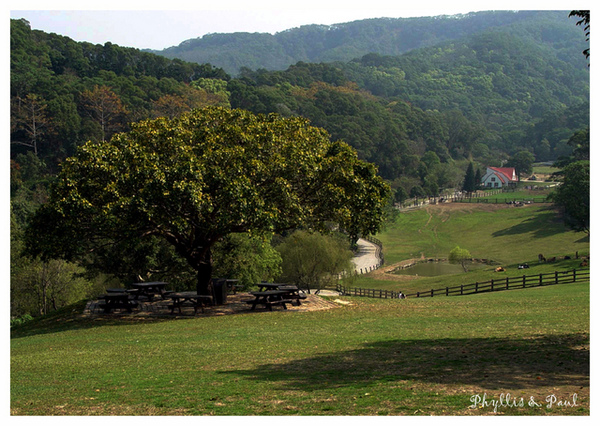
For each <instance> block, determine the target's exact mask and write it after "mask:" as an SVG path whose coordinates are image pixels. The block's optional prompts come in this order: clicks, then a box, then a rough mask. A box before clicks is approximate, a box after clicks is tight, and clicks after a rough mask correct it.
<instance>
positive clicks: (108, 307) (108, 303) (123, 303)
mask: <svg viewBox="0 0 600 426" xmlns="http://www.w3.org/2000/svg"><path fill="white" fill-rule="evenodd" d="M98 299H101V300H103V302H100V304H99V305H98V306H100V307H101V308H104V313H106V314H109V313H111V312H112V310H113V309H126V310H127V312H133V308H135V307H137V305H138V303H137V302H136V301H134V300H131V298H130V295H129V293H127V292H121V293H115V292H111V293H106V294H103V295H101V296H99V297H98Z"/></svg>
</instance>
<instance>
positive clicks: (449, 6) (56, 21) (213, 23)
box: [9, 0, 583, 50]
mask: <svg viewBox="0 0 600 426" xmlns="http://www.w3.org/2000/svg"><path fill="white" fill-rule="evenodd" d="M13 3H14V5H10V9H9V10H10V17H11V18H17V19H18V18H24V19H27V20H28V21H29V23H30V24H31V28H32V29H38V30H42V31H44V32H48V33H57V34H60V35H64V36H67V37H70V38H72V39H73V40H75V41H87V42H90V43H94V44H104V43H106V42H107V41H110V42H111V43H114V44H117V45H119V46H123V47H136V48H139V49H144V48H149V49H156V50H160V49H164V48H167V47H171V46H177V45H179V44H180V43H181V42H183V41H185V40H189V39H193V38H197V37H202V36H203V35H205V34H208V33H233V32H266V33H272V34H274V33H276V32H280V31H283V30H286V29H290V28H296V27H299V26H301V25H309V24H324V25H331V24H339V23H344V22H350V21H355V20H359V19H367V18H381V17H388V18H401V17H412V16H438V15H455V14H460V13H469V12H474V11H480V10H509V9H519V10H523V9H530V10H531V9H540V10H541V9H544V10H549V9H556V10H570V9H571V8H572V6H574V5H571V4H570V3H568V2H564V1H562V2H559V1H554V0H545V1H532V0H521V1H514V0H505V1H501V2H499V1H487V2H486V1H481V0H479V1H473V0H458V1H453V2H450V1H447V0H446V1H440V0H423V1H418V2H409V1H406V0H394V1H389V0H360V1H359V0H346V1H343V2H342V1H329V0H321V1H318V0H296V1H294V2H289V1H288V2H285V0H279V1H275V0H246V1H241V0H233V1H231V0H230V1H227V2H221V3H222V4H220V3H219V2H218V1H217V0H211V1H205V0H197V1H180V0H173V1H166V2H165V1H161V2H156V3H158V5H157V6H154V5H153V4H147V3H144V4H143V8H140V7H139V5H140V3H141V2H139V1H136V2H132V1H130V0H122V1H114V0H104V1H102V2H98V4H101V5H102V9H103V10H81V9H82V7H81V6H82V2H81V1H78V2H74V1H64V0H59V1H53V2H40V1H27V0H22V1H14V2H13ZM286 5H287V6H286ZM411 5H414V6H411ZM49 6H50V7H49ZM581 8H583V7H581ZM48 9H52V10H48Z"/></svg>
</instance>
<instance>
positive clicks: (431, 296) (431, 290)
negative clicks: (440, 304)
mask: <svg viewBox="0 0 600 426" xmlns="http://www.w3.org/2000/svg"><path fill="white" fill-rule="evenodd" d="M431 297H433V289H431Z"/></svg>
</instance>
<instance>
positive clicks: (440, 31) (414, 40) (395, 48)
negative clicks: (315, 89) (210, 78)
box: [153, 11, 585, 75]
mask: <svg viewBox="0 0 600 426" xmlns="http://www.w3.org/2000/svg"><path fill="white" fill-rule="evenodd" d="M568 14H569V12H568V11H519V12H511V11H495V12H477V13H469V14H466V15H453V16H438V17H423V18H400V19H392V18H379V19H367V20H361V21H354V22H349V23H341V24H337V25H330V26H327V25H306V26H302V27H299V28H294V29H289V30H286V31H283V32H280V33H277V34H274V35H271V34H267V33H233V34H209V35H205V36H203V37H201V38H197V39H190V40H186V41H184V42H182V43H181V44H180V45H179V46H175V47H170V48H168V49H165V50H161V51H153V52H154V53H157V54H159V55H162V56H166V57H168V58H179V59H183V60H185V61H189V62H196V63H210V64H212V65H214V66H217V67H221V68H223V69H224V70H225V71H227V72H228V73H229V74H231V75H237V74H238V73H239V71H240V69H241V68H242V67H246V68H249V69H251V70H256V69H259V68H264V69H267V70H283V69H286V68H287V67H288V66H289V65H292V64H295V63H297V62H298V61H303V62H334V61H350V60H352V59H355V58H360V57H362V56H364V55H366V54H368V53H378V54H380V55H400V54H403V53H406V52H408V51H410V50H413V49H417V48H420V47H429V46H434V45H437V44H439V43H443V42H446V41H451V40H457V39H460V38H463V37H466V36H470V35H474V34H480V33H482V32H485V31H489V30H494V31H503V32H507V33H512V34H518V35H519V36H520V37H523V38H529V39H532V40H535V41H536V42H537V43H541V44H545V45H548V46H550V47H553V48H557V49H562V48H564V47H565V46H569V48H572V47H573V46H581V49H580V50H583V49H584V48H585V46H584V40H583V39H582V37H581V29H580V28H575V25H574V22H573V19H571V20H570V19H569V18H568ZM575 51H577V48H576V49H575Z"/></svg>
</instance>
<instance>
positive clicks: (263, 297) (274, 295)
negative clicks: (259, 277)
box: [246, 290, 292, 311]
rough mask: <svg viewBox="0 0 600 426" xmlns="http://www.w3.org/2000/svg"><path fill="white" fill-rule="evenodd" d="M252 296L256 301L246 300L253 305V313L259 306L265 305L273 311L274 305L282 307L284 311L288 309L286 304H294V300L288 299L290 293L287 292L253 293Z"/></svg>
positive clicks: (268, 291)
mask: <svg viewBox="0 0 600 426" xmlns="http://www.w3.org/2000/svg"><path fill="white" fill-rule="evenodd" d="M250 294H251V295H252V296H254V299H253V300H252V299H250V300H246V303H248V304H251V305H252V307H251V308H250V310H252V311H253V310H255V309H256V306H257V305H264V306H265V307H266V308H267V309H269V310H270V311H272V310H273V306H274V305H281V306H283V309H287V306H286V304H287V303H289V304H291V303H292V300H291V299H289V298H287V297H286V296H288V295H289V292H288V291H285V290H266V291H251V292H250Z"/></svg>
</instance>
